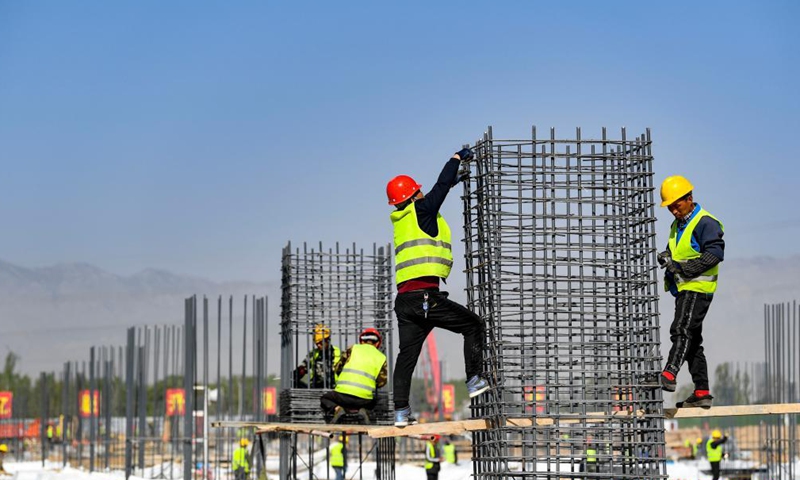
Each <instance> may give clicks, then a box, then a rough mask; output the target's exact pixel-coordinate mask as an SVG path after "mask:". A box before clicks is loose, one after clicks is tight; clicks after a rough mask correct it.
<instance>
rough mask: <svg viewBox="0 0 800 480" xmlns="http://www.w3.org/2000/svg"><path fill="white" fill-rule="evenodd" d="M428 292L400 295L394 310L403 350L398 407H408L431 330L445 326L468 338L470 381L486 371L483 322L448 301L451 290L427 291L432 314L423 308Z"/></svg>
mask: <svg viewBox="0 0 800 480" xmlns="http://www.w3.org/2000/svg"><path fill="white" fill-rule="evenodd" d="M425 292H426V291H423V290H416V291H413V292H406V293H401V294H398V295H397V298H395V301H394V312H395V314H396V315H397V324H398V328H399V330H400V353H399V354H398V355H397V362H395V367H394V406H395V408H396V409H399V408H405V407H407V406H408V395H409V390H410V389H411V376H412V375H413V374H414V368H416V366H417V360H418V359H419V354H420V352H421V351H422V345H423V344H424V343H425V339H426V338H427V337H428V334H429V333H431V330H433V329H434V328H436V327H438V328H444V329H445V330H449V331H451V332H454V333H460V334H461V335H463V337H464V365H465V367H466V368H465V370H466V374H467V380H469V379H470V378H472V377H473V376H475V375H478V374H480V373H481V371H482V370H483V344H484V329H483V321H482V320H481V318H480V317H479V316H477V315H476V314H474V313H472V312H471V311H470V310H469V309H467V308H466V307H464V306H462V305H459V304H457V303H456V302H454V301H452V300H448V298H447V296H448V293H447V292H440V291H437V290H427V293H428V316H427V318H426V317H425V312H424V310H423V309H422V302H423V300H424V294H425Z"/></svg>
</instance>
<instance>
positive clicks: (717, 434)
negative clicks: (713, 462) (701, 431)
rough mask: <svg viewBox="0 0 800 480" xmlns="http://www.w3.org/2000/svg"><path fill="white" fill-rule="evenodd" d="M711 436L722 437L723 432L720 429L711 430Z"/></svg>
mask: <svg viewBox="0 0 800 480" xmlns="http://www.w3.org/2000/svg"><path fill="white" fill-rule="evenodd" d="M711 438H722V432H720V431H719V430H714V431H713V432H711Z"/></svg>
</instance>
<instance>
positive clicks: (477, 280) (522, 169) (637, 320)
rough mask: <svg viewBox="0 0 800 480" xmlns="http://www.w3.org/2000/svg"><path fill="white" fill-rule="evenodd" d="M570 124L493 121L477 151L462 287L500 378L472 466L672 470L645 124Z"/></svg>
mask: <svg viewBox="0 0 800 480" xmlns="http://www.w3.org/2000/svg"><path fill="white" fill-rule="evenodd" d="M575 135H576V136H575V138H573V139H568V140H565V139H558V138H557V137H556V134H555V130H554V129H551V130H550V136H549V138H547V139H540V138H538V137H537V132H536V128H535V127H534V128H533V129H532V132H531V138H530V139H527V140H497V139H494V138H493V136H492V130H491V127H490V128H489V129H488V131H487V132H486V133H485V134H484V136H483V138H481V139H480V140H479V141H478V142H477V144H476V145H475V159H474V160H473V161H472V162H471V163H470V164H469V170H470V172H469V173H470V177H469V179H468V181H466V182H465V187H464V196H463V201H464V238H465V243H466V245H465V252H466V254H465V255H466V267H467V296H468V301H469V306H470V307H471V308H472V309H473V310H474V311H475V312H476V313H478V314H479V315H480V316H481V317H482V318H483V319H484V320H485V322H486V336H487V337H486V338H487V346H486V354H485V364H486V370H487V372H488V374H489V376H490V377H492V378H491V382H492V384H493V385H494V386H495V388H493V389H492V390H491V392H490V393H489V394H488V395H485V396H483V397H479V399H478V400H475V401H473V406H472V408H473V415H474V416H478V417H488V418H493V419H495V420H496V421H497V422H498V425H500V426H499V427H498V428H496V429H493V430H489V431H486V432H480V433H477V434H476V435H475V437H474V441H473V460H474V473H475V475H476V477H477V478H531V479H563V478H591V477H594V478H601V477H603V478H605V476H608V475H609V474H613V476H614V478H619V479H623V478H631V479H633V478H636V479H643V478H648V479H650V478H652V479H656V478H666V467H665V461H664V431H663V416H662V414H663V412H662V398H661V392H660V390H657V389H654V388H652V387H651V386H649V383H651V380H650V379H651V378H652V377H653V376H655V375H657V372H659V371H660V362H661V356H660V350H659V323H658V306H657V302H658V293H657V281H656V270H657V269H656V268H655V267H654V265H655V255H656V247H655V232H654V226H655V212H654V198H653V190H654V188H653V171H652V160H653V157H652V154H651V141H650V132H649V130H648V131H647V133H645V134H643V135H641V136H638V137H635V138H632V139H628V138H627V136H626V132H625V129H622V131H621V138H619V139H610V138H608V136H607V134H606V129H605V128H604V129H603V130H602V137H601V139H599V140H587V139H583V138H582V136H581V131H580V129H577V131H576V134H575ZM508 418H523V419H524V418H528V419H531V420H532V425H535V426H531V427H517V426H508V424H505V423H504V421H505V419H508ZM523 423H524V422H523ZM504 424H505V426H503V425H504Z"/></svg>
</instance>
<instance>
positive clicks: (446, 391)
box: [442, 383, 456, 414]
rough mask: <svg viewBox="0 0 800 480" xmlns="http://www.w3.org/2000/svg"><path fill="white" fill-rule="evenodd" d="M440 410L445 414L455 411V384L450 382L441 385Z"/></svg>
mask: <svg viewBox="0 0 800 480" xmlns="http://www.w3.org/2000/svg"><path fill="white" fill-rule="evenodd" d="M442 410H444V413H445V414H448V413H453V412H455V411H456V386H455V385H453V384H452V383H445V384H444V385H442Z"/></svg>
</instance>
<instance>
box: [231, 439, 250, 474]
mask: <svg viewBox="0 0 800 480" xmlns="http://www.w3.org/2000/svg"><path fill="white" fill-rule="evenodd" d="M248 445H250V442H249V441H248V440H247V439H246V438H243V439H241V440H239V448H237V449H236V450H234V451H233V478H234V479H235V480H245V479H246V478H247V477H248V475H249V474H250V452H248V451H247V446H248Z"/></svg>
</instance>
